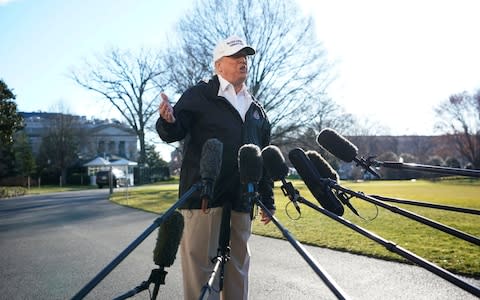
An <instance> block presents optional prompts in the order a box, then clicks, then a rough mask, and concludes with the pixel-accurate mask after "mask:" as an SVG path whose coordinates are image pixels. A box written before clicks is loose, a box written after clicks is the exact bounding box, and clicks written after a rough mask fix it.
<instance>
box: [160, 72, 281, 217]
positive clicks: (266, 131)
mask: <svg viewBox="0 0 480 300" xmlns="http://www.w3.org/2000/svg"><path fill="white" fill-rule="evenodd" d="M219 87H220V83H219V81H218V77H217V76H213V77H212V78H211V79H210V80H209V81H208V82H203V81H201V82H199V83H198V84H197V85H195V86H193V87H191V88H189V89H188V90H187V91H185V92H184V93H183V95H182V96H181V97H180V99H179V100H178V102H177V103H176V104H175V106H174V108H173V109H174V115H175V118H176V121H175V123H173V124H170V123H167V122H166V121H165V120H163V119H162V118H161V117H160V118H159V119H158V121H157V124H156V128H157V132H158V134H159V136H160V138H161V139H162V140H164V141H165V142H167V143H171V142H176V141H180V140H182V139H183V140H184V148H183V161H182V167H181V171H180V189H179V195H180V197H181V196H182V195H183V194H184V193H185V192H186V191H188V190H189V189H190V188H191V187H192V185H193V184H195V183H197V182H200V181H201V177H200V158H201V152H202V147H203V144H204V143H205V141H207V140H208V139H211V138H217V139H218V140H220V141H221V142H222V143H223V156H222V167H221V171H220V174H219V175H218V177H217V180H216V182H215V188H214V197H213V198H214V199H213V200H211V201H209V207H220V206H222V205H223V203H224V202H225V201H231V203H232V209H233V210H235V211H239V212H250V211H251V208H252V205H251V204H250V203H248V201H247V200H246V199H245V197H242V195H243V190H244V187H243V186H242V184H241V183H240V175H239V172H238V150H239V149H240V147H241V146H242V145H244V144H255V145H257V146H259V147H260V149H262V148H264V147H265V146H267V145H269V144H270V133H271V125H270V122H269V121H268V118H267V115H266V113H265V111H264V110H263V108H262V107H261V105H260V104H259V103H258V102H257V101H256V100H255V99H254V100H253V103H252V104H251V105H250V107H249V109H248V111H247V113H246V115H245V122H244V121H243V120H242V118H241V117H240V114H239V113H238V111H237V110H236V109H235V108H234V107H233V106H232V105H231V104H230V102H228V100H227V99H225V98H224V97H220V96H218V90H219ZM263 174H265V171H264V172H263ZM258 191H259V193H260V195H261V200H262V202H263V203H264V204H265V205H266V206H267V208H269V209H274V208H275V206H274V201H273V182H272V181H271V180H270V179H269V178H267V177H266V176H262V179H261V180H260V182H259V184H258ZM200 207H201V201H200V192H197V193H194V194H193V195H192V196H191V197H190V198H189V199H188V201H187V202H186V203H185V205H183V207H182V208H190V209H199V208H200Z"/></svg>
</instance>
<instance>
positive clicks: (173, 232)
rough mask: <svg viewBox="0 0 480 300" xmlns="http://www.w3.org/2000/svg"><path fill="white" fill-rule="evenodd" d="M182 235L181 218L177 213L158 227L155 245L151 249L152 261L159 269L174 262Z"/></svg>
mask: <svg viewBox="0 0 480 300" xmlns="http://www.w3.org/2000/svg"><path fill="white" fill-rule="evenodd" d="M182 234H183V216H182V214H181V213H179V212H178V211H174V212H173V213H172V215H171V216H170V217H169V218H168V219H166V220H165V222H163V223H162V225H160V228H159V229H158V237H157V243H156V244H155V249H153V261H154V262H155V264H156V265H158V266H159V267H170V266H171V265H173V262H174V261H175V257H176V255H177V251H178V245H179V244H180V240H181V238H182Z"/></svg>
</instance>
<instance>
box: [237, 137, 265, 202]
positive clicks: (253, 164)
mask: <svg viewBox="0 0 480 300" xmlns="http://www.w3.org/2000/svg"><path fill="white" fill-rule="evenodd" d="M262 168H263V159H262V155H261V153H260V148H259V147H258V146H257V145H254V144H246V145H243V146H242V147H240V149H239V151H238V170H239V172H240V182H241V183H242V184H244V185H246V188H247V192H246V196H247V198H248V201H249V203H252V201H253V198H254V197H256V189H257V184H258V182H259V181H260V179H261V178H262Z"/></svg>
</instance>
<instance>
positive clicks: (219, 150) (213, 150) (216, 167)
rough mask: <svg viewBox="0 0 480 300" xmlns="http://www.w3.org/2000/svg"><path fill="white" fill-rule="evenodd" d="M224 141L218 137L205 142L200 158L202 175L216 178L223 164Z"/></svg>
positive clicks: (204, 177) (206, 177) (212, 178)
mask: <svg viewBox="0 0 480 300" xmlns="http://www.w3.org/2000/svg"><path fill="white" fill-rule="evenodd" d="M222 154H223V143H222V142H220V141H219V140H218V139H215V138H213V139H209V140H207V141H206V142H205V144H203V147H202V154H201V158H200V176H201V177H202V179H210V180H214V181H215V179H216V178H217V176H218V174H219V173H220V169H221V166H222Z"/></svg>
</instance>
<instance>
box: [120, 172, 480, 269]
mask: <svg viewBox="0 0 480 300" xmlns="http://www.w3.org/2000/svg"><path fill="white" fill-rule="evenodd" d="M292 183H293V184H294V186H295V187H296V188H297V189H298V190H299V191H300V194H301V195H302V196H303V197H305V198H306V199H308V200H310V201H311V202H314V203H315V202H316V200H315V199H314V198H313V196H312V195H311V194H310V192H309V191H308V189H307V188H306V187H305V186H304V184H303V182H301V181H298V180H293V181H292ZM342 186H343V187H346V188H348V189H351V190H353V191H362V192H364V193H365V194H369V195H382V196H386V197H394V198H403V199H411V200H416V201H425V202H432V203H439V204H444V205H451V206H459V207H468V208H473V209H478V210H480V181H478V180H453V181H437V182H431V181H423V180H419V181H414V182H413V181H370V182H359V183H354V182H344V183H342ZM275 199H276V200H275V201H276V205H277V212H276V217H277V218H278V220H279V221H280V222H281V224H282V225H283V226H285V227H286V228H287V229H288V230H289V231H290V233H291V234H292V235H293V236H294V237H295V238H296V239H297V240H298V241H300V242H302V243H304V244H309V245H316V246H319V247H325V248H330V249H335V250H340V251H348V252H351V253H357V254H362V255H367V256H371V257H377V258H381V259H387V260H394V261H401V262H408V261H406V260H405V259H403V258H402V257H401V256H399V255H397V254H395V253H393V252H390V251H388V250H386V249H385V248H384V247H383V246H382V245H380V244H378V243H376V242H374V241H372V240H370V239H369V238H367V237H364V236H363V235H361V234H360V233H357V232H356V231H354V230H352V229H350V228H348V227H346V226H344V225H342V224H340V223H338V222H337V221H335V220H333V219H330V218H329V217H327V216H324V215H323V214H321V213H319V212H317V211H315V210H313V209H311V208H309V207H306V206H304V205H301V208H302V210H301V212H302V213H301V216H300V218H299V219H297V218H298V217H299V216H298V214H297V213H296V211H295V209H294V208H293V206H292V205H291V204H290V202H289V201H288V199H287V198H286V197H285V196H284V195H283V193H282V192H281V190H280V188H279V187H278V184H277V185H276V188H275ZM111 200H112V201H114V202H116V203H119V204H121V205H128V206H132V207H136V208H139V209H142V210H146V211H151V212H156V213H161V212H163V211H165V210H167V209H168V208H170V207H171V206H172V204H173V203H175V201H177V200H178V185H177V184H176V183H173V184H172V183H170V184H156V185H149V186H142V187H137V188H134V189H129V190H128V193H127V192H125V191H117V192H115V193H114V194H113V195H112V196H111ZM351 203H352V205H353V206H354V207H355V208H356V209H357V211H358V212H359V214H360V215H361V216H362V217H363V219H362V218H359V217H358V216H356V215H354V214H353V213H352V212H351V211H350V210H349V209H348V208H346V207H345V209H346V211H345V214H344V216H343V217H344V218H345V219H347V220H350V221H351V222H352V223H355V224H357V225H358V226H361V227H362V228H365V229H367V230H369V231H371V232H373V233H375V234H377V235H379V236H381V237H382V238H383V239H385V240H390V241H392V242H394V243H396V244H397V245H398V246H400V247H402V248H404V249H406V250H408V251H411V252H413V253H415V254H416V255H418V256H420V257H422V258H424V259H427V260H429V261H430V262H433V263H435V264H437V265H439V266H441V267H443V268H445V269H447V270H449V271H451V272H454V273H457V274H462V275H466V276H471V277H476V278H478V277H480V247H479V246H477V245H474V244H472V243H469V242H467V241H464V240H462V239H459V238H456V237H454V236H451V235H449V234H447V233H444V232H442V231H439V230H436V229H434V228H431V227H429V226H427V225H423V224H421V223H419V222H417V221H414V220H411V219H409V218H406V217H403V216H401V215H399V214H395V213H393V212H391V211H389V210H387V209H384V208H381V207H377V206H375V205H373V204H371V203H369V202H367V201H365V200H361V199H357V198H352V199H351ZM390 204H391V205H394V206H398V207H401V208H404V209H406V210H409V211H411V212H414V213H416V214H419V215H422V216H424V217H427V218H429V219H431V220H434V221H436V222H439V223H442V224H444V225H447V226H450V227H454V228H456V229H457V230H461V231H463V232H465V233H468V234H470V235H473V236H476V237H479V236H480V226H479V225H480V223H479V220H480V216H478V215H471V214H465V213H459V212H451V211H445V210H437V209H432V208H422V207H418V206H411V205H402V204H396V203H390ZM289 216H290V217H289ZM253 232H254V233H255V234H259V235H264V236H269V237H275V238H283V236H282V234H281V232H280V231H279V230H278V228H277V227H276V226H275V225H274V224H273V223H270V224H268V225H266V226H264V225H263V224H261V223H260V222H259V221H258V220H256V221H254V222H253Z"/></svg>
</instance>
